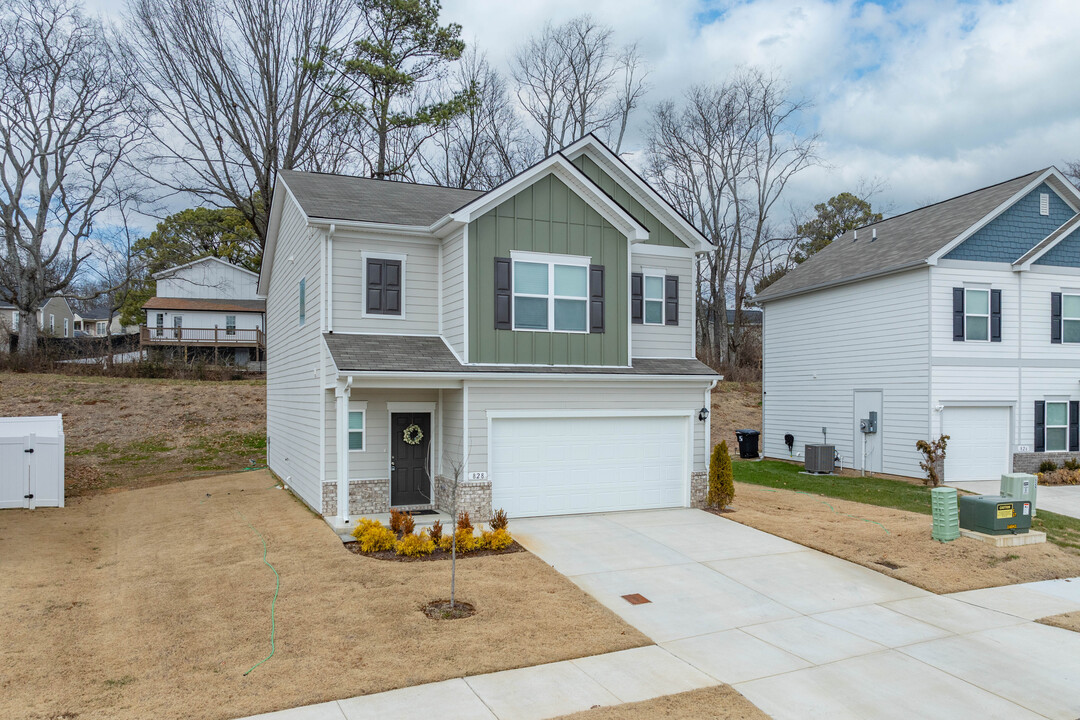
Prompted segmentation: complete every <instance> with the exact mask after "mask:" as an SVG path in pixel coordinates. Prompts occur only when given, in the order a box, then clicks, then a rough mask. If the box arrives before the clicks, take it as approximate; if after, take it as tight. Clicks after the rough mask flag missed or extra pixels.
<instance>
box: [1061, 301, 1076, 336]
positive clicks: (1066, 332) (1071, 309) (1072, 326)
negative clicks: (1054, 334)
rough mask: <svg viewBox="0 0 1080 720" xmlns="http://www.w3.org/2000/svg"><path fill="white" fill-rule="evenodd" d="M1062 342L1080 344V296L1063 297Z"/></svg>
mask: <svg viewBox="0 0 1080 720" xmlns="http://www.w3.org/2000/svg"><path fill="white" fill-rule="evenodd" d="M1061 340H1062V342H1067V343H1080V295H1067V294H1065V293H1062V295H1061Z"/></svg>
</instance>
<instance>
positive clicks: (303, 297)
mask: <svg viewBox="0 0 1080 720" xmlns="http://www.w3.org/2000/svg"><path fill="white" fill-rule="evenodd" d="M306 317H307V278H300V325H301V326H303V324H304V320H305V319H306Z"/></svg>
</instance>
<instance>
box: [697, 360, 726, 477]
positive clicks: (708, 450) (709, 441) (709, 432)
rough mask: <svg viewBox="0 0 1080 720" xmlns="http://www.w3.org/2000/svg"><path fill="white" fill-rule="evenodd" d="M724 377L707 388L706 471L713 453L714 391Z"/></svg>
mask: <svg viewBox="0 0 1080 720" xmlns="http://www.w3.org/2000/svg"><path fill="white" fill-rule="evenodd" d="M723 379H724V378H723V377H719V378H717V379H715V380H713V381H712V382H711V383H709V387H707V388H705V404H704V405H703V406H702V407H704V408H707V409H708V410H709V414H708V415H706V416H705V469H706V470H708V469H709V455H710V454H711V453H712V391H713V388H715V387H716V384H717V383H719V382H720V381H721V380H723ZM693 461H694V459H693V458H690V462H691V463H693Z"/></svg>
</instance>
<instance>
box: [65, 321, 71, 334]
mask: <svg viewBox="0 0 1080 720" xmlns="http://www.w3.org/2000/svg"><path fill="white" fill-rule="evenodd" d="M70 322H71V321H70V320H69V319H68V318H64V337H67V336H68V335H70V334H71V325H70Z"/></svg>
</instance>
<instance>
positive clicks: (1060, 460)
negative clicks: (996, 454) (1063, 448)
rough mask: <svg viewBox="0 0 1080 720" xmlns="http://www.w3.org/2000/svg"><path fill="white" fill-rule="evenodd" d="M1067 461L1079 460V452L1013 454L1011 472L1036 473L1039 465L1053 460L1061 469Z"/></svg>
mask: <svg viewBox="0 0 1080 720" xmlns="http://www.w3.org/2000/svg"><path fill="white" fill-rule="evenodd" d="M1069 459H1073V460H1080V452H1041V453H1013V457H1012V471H1013V472H1022V473H1037V472H1039V465H1040V464H1042V463H1043V462H1045V461H1046V460H1053V461H1054V462H1055V463H1057V466H1058V467H1062V466H1063V465H1064V463H1065V461H1066V460H1069Z"/></svg>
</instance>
